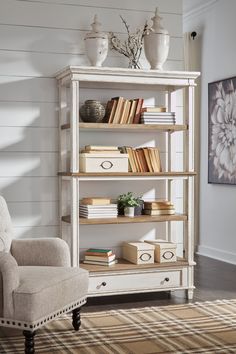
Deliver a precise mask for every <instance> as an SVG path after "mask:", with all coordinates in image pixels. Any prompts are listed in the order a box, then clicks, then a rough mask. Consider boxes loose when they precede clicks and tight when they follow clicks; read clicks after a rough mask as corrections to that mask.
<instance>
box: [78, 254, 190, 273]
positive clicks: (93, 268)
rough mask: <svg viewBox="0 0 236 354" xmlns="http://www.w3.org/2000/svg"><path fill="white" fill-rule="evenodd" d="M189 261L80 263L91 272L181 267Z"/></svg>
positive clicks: (123, 260) (179, 259) (120, 260)
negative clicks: (109, 264) (102, 264)
mask: <svg viewBox="0 0 236 354" xmlns="http://www.w3.org/2000/svg"><path fill="white" fill-rule="evenodd" d="M188 265H189V263H188V261H187V260H185V259H183V258H178V260H177V262H168V263H152V264H133V263H130V262H128V261H126V260H125V259H118V263H117V264H114V265H112V266H101V265H94V264H84V263H80V267H81V268H83V269H86V270H88V271H89V272H91V273H97V272H101V273H104V272H119V271H125V270H127V271H137V270H138V271H139V272H142V270H143V271H144V270H147V269H152V270H154V269H157V270H158V269H163V268H172V269H173V268H179V267H183V266H188Z"/></svg>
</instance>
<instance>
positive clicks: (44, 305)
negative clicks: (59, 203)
mask: <svg viewBox="0 0 236 354" xmlns="http://www.w3.org/2000/svg"><path fill="white" fill-rule="evenodd" d="M87 290H88V273H87V271H85V270H83V269H81V268H72V267H71V266H70V253H69V248H68V245H67V244H66V242H64V241H63V240H61V239H59V238H51V239H50V238H48V239H47V238H43V239H22V240H13V228H12V224H11V218H10V215H9V212H8V208H7V205H6V202H5V200H4V198H3V197H1V196H0V326H5V327H13V328H18V329H22V330H23V334H24V336H25V353H27V354H29V353H34V336H35V332H36V330H37V329H38V328H40V327H41V326H43V325H45V324H46V323H47V322H49V321H51V320H53V319H55V318H57V317H59V316H60V315H61V314H64V313H66V312H69V311H72V318H73V321H72V324H73V327H74V329H75V330H76V331H78V330H79V327H80V308H81V306H82V305H83V304H84V303H85V302H86V296H87Z"/></svg>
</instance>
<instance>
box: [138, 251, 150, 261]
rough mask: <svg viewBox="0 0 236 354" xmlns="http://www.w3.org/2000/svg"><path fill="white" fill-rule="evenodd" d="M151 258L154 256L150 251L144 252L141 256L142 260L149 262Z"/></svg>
mask: <svg viewBox="0 0 236 354" xmlns="http://www.w3.org/2000/svg"><path fill="white" fill-rule="evenodd" d="M151 258H152V256H151V255H150V254H149V253H142V254H141V255H140V256H139V259H141V261H143V262H148V261H149V260H150V259H151Z"/></svg>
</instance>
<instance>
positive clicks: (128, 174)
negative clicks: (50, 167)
mask: <svg viewBox="0 0 236 354" xmlns="http://www.w3.org/2000/svg"><path fill="white" fill-rule="evenodd" d="M195 175H196V172H194V171H192V172H190V171H188V172H172V171H171V172H104V173H103V172H99V173H98V172H96V173H95V172H89V173H84V172H77V173H76V172H58V176H69V177H106V176H109V177H127V178H129V177H134V176H136V177H142V176H143V177H152V176H154V177H164V178H165V177H191V176H195Z"/></svg>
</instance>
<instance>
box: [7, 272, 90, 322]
mask: <svg viewBox="0 0 236 354" xmlns="http://www.w3.org/2000/svg"><path fill="white" fill-rule="evenodd" d="M19 274H20V285H19V287H18V288H17V289H16V290H15V291H14V293H13V301H14V309H15V313H14V319H15V320H19V321H25V322H31V323H32V322H35V321H37V320H39V319H42V318H44V317H47V316H48V315H50V314H52V313H54V312H55V311H58V310H61V309H62V308H64V307H66V306H67V305H69V304H72V303H73V302H76V301H78V300H79V299H81V298H84V297H86V295H87V291H88V272H87V271H86V270H84V269H81V268H71V267H69V268H65V267H43V266H42V267H36V266H22V267H19Z"/></svg>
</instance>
